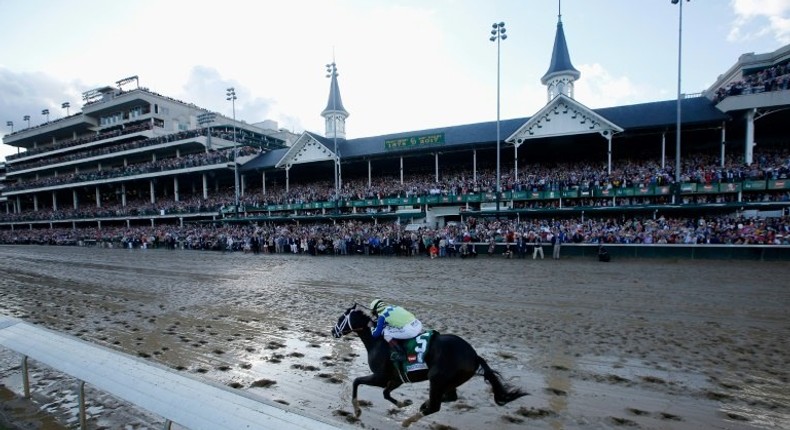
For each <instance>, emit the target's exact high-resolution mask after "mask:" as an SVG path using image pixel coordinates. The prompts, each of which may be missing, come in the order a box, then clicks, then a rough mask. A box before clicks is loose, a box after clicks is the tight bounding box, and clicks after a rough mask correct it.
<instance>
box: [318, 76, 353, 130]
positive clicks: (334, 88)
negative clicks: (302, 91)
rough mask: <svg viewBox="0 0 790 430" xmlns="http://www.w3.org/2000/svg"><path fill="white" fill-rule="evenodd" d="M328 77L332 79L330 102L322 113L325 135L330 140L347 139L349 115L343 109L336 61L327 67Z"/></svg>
mask: <svg viewBox="0 0 790 430" xmlns="http://www.w3.org/2000/svg"><path fill="white" fill-rule="evenodd" d="M326 73H327V75H326V77H327V78H330V79H331V81H330V83H329V101H327V103H326V109H324V111H323V112H321V116H322V117H324V120H325V131H326V133H324V135H325V136H326V137H327V138H329V139H332V138H338V139H345V138H346V118H348V116H349V113H348V111H347V110H346V109H345V108H344V107H343V99H342V98H341V97H340V86H339V85H338V83H337V74H338V73H337V64H335V62H334V61H332V63H330V64H327V65H326Z"/></svg>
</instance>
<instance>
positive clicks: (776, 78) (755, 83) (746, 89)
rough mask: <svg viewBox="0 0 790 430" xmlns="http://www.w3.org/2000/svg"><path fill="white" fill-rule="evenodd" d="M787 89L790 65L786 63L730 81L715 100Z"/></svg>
mask: <svg viewBox="0 0 790 430" xmlns="http://www.w3.org/2000/svg"><path fill="white" fill-rule="evenodd" d="M787 89H790V67H788V64H787V63H785V64H779V65H776V66H773V67H768V68H766V69H762V70H760V71H758V72H756V73H752V74H750V75H747V76H745V77H744V78H743V79H741V80H738V81H735V82H730V83H729V84H728V85H727V86H725V87H722V88H719V90H718V91H716V96H715V98H714V100H715V101H716V102H718V101H721V100H723V99H724V98H725V97H729V96H738V95H743V94H757V93H762V92H768V91H782V90H787Z"/></svg>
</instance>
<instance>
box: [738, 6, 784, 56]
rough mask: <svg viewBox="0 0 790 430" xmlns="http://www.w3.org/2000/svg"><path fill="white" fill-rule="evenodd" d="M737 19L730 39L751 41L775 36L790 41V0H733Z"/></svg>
mask: <svg viewBox="0 0 790 430" xmlns="http://www.w3.org/2000/svg"><path fill="white" fill-rule="evenodd" d="M730 6H731V7H732V10H733V12H734V13H735V20H734V21H733V23H732V27H731V28H730V33H729V34H728V36H727V40H729V41H731V42H732V41H749V40H753V39H757V38H760V37H773V38H774V39H776V40H777V41H778V42H779V43H781V44H783V45H785V44H788V43H790V0H732V1H731V3H730Z"/></svg>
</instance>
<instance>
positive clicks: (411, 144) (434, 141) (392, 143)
mask: <svg viewBox="0 0 790 430" xmlns="http://www.w3.org/2000/svg"><path fill="white" fill-rule="evenodd" d="M428 145H444V133H434V134H424V135H420V136H408V137H402V138H399V139H387V140H385V141H384V149H410V148H418V147H421V146H428Z"/></svg>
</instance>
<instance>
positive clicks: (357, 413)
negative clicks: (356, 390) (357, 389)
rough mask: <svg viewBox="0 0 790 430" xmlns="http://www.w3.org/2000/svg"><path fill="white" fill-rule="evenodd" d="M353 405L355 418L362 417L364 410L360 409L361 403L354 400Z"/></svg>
mask: <svg viewBox="0 0 790 430" xmlns="http://www.w3.org/2000/svg"><path fill="white" fill-rule="evenodd" d="M351 403H352V404H353V405H354V417H356V418H359V416H360V415H362V409H360V408H359V402H358V401H357V399H354V400H353V401H352V402H351Z"/></svg>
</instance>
